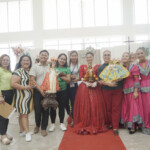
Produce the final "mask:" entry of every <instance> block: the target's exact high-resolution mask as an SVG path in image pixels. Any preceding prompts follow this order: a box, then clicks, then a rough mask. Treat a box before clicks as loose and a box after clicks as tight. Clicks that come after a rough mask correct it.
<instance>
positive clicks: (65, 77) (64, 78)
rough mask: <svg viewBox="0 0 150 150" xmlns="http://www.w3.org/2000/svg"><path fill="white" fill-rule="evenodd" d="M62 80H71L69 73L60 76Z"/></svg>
mask: <svg viewBox="0 0 150 150" xmlns="http://www.w3.org/2000/svg"><path fill="white" fill-rule="evenodd" d="M60 78H61V79H62V80H63V81H66V82H67V83H68V82H70V81H71V75H70V74H68V75H66V76H63V77H60Z"/></svg>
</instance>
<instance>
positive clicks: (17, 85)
mask: <svg viewBox="0 0 150 150" xmlns="http://www.w3.org/2000/svg"><path fill="white" fill-rule="evenodd" d="M20 81H21V78H20V77H19V76H17V75H12V78H11V87H13V88H15V89H18V90H31V89H32V87H31V86H23V85H20Z"/></svg>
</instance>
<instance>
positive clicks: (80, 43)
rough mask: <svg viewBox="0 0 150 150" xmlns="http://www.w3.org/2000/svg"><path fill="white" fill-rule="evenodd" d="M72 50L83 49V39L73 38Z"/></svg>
mask: <svg viewBox="0 0 150 150" xmlns="http://www.w3.org/2000/svg"><path fill="white" fill-rule="evenodd" d="M71 43H72V47H71V48H72V50H82V49H83V40H82V39H72V40H71Z"/></svg>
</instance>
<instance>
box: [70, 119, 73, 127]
mask: <svg viewBox="0 0 150 150" xmlns="http://www.w3.org/2000/svg"><path fill="white" fill-rule="evenodd" d="M73 126H74V123H73V120H72V122H71V123H70V127H71V128H73Z"/></svg>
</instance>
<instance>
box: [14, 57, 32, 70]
mask: <svg viewBox="0 0 150 150" xmlns="http://www.w3.org/2000/svg"><path fill="white" fill-rule="evenodd" d="M24 57H28V58H29V60H30V66H29V68H30V69H31V67H32V60H31V57H30V56H29V55H22V56H21V57H20V59H19V62H18V64H17V66H16V69H19V68H21V62H22V59H23V58H24Z"/></svg>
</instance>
